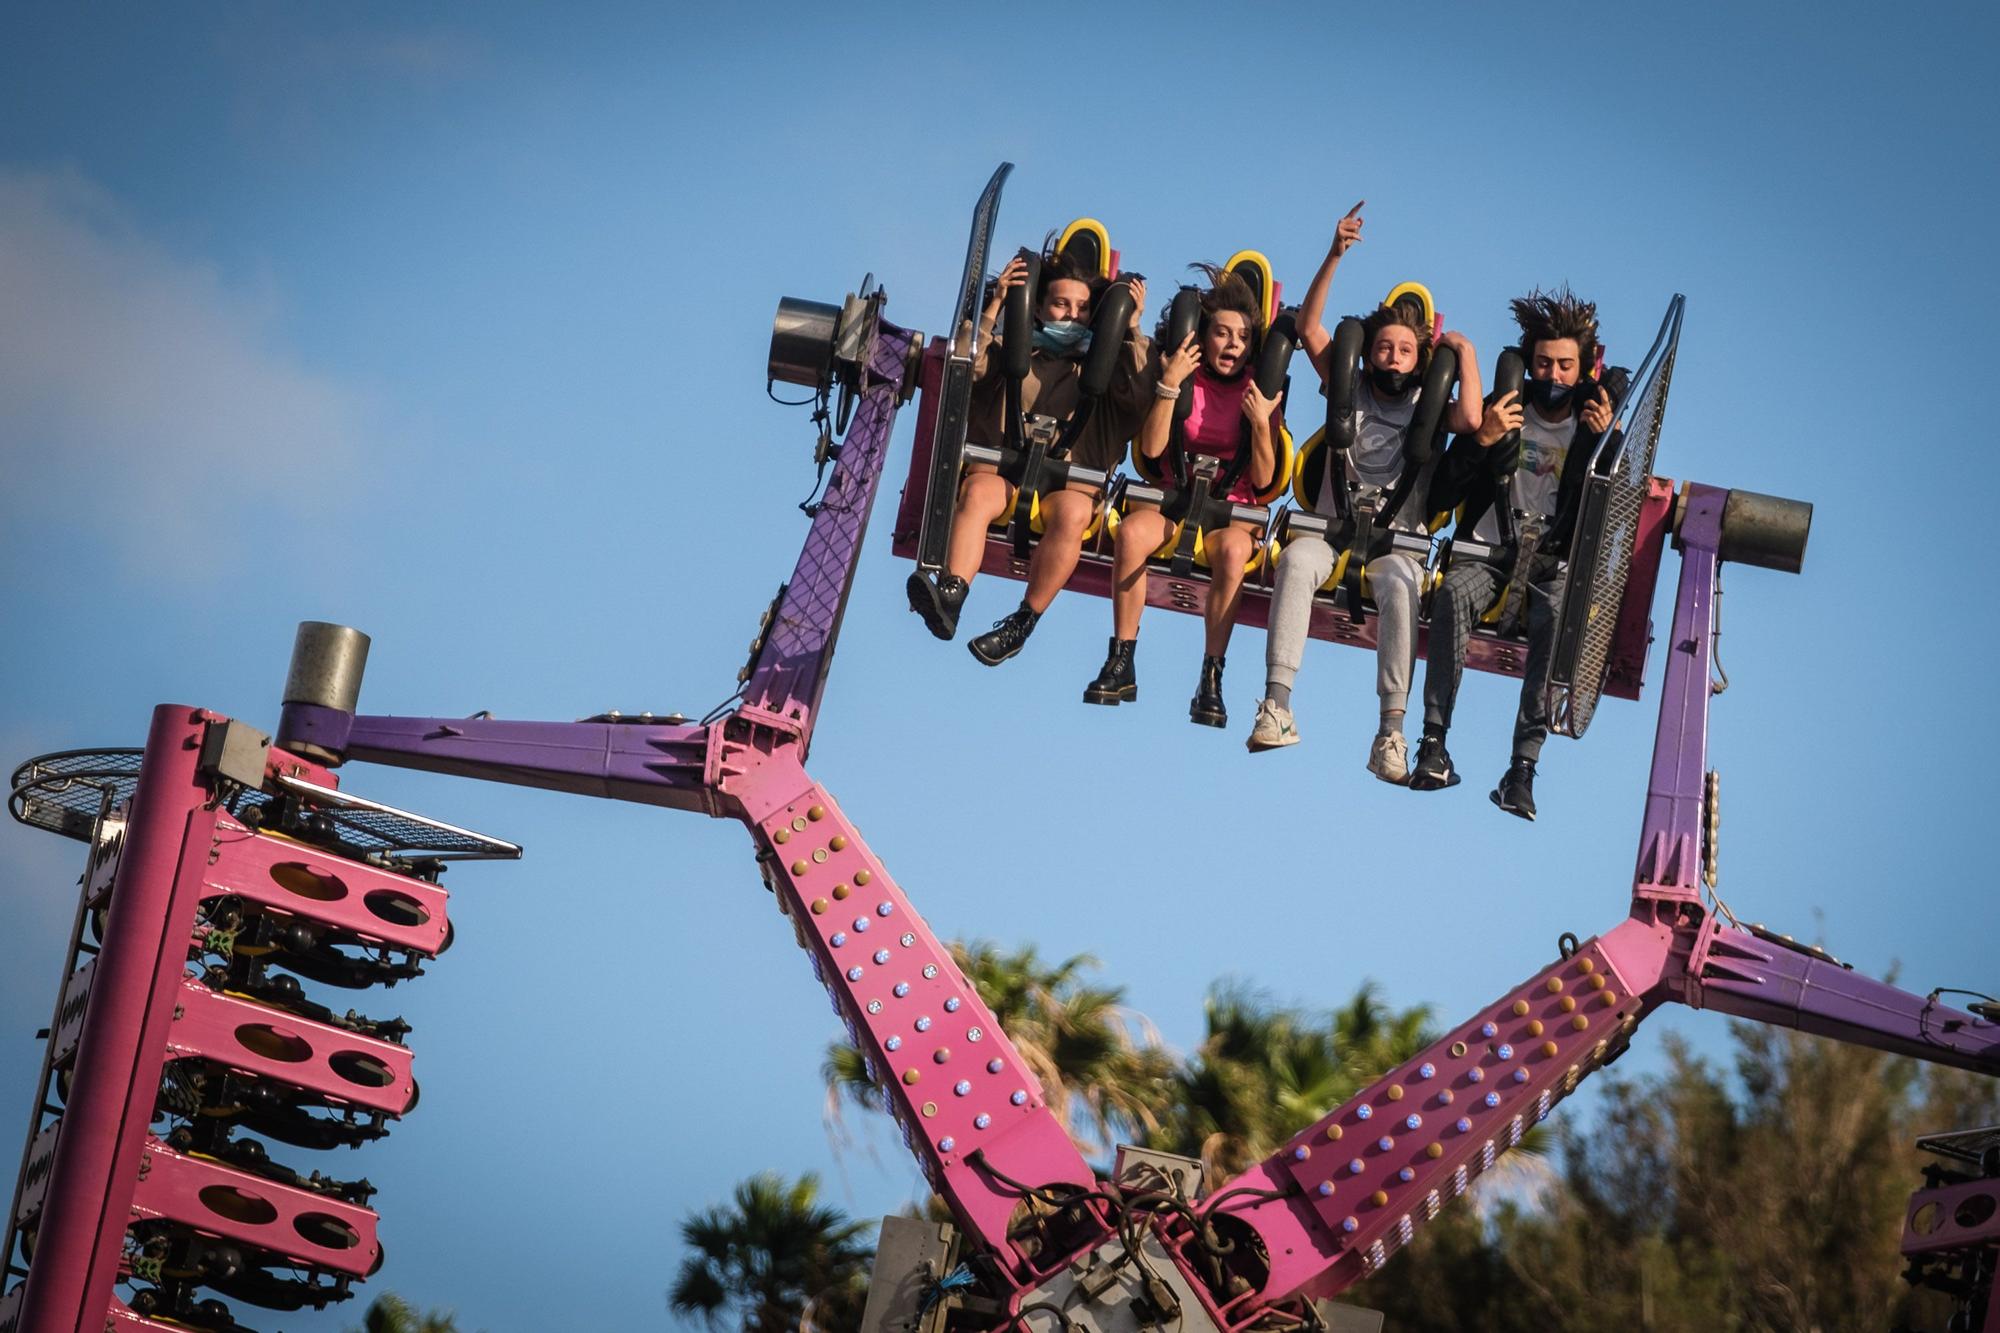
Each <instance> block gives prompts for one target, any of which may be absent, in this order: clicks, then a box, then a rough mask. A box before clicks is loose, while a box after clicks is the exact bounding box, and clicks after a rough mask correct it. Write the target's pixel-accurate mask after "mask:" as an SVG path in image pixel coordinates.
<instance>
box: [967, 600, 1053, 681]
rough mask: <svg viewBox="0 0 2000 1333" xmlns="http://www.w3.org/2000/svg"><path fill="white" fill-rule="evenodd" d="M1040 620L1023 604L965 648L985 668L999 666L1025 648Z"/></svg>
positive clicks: (1036, 614) (1039, 615)
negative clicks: (969, 650) (1036, 623)
mask: <svg viewBox="0 0 2000 1333" xmlns="http://www.w3.org/2000/svg"><path fill="white" fill-rule="evenodd" d="M1041 618H1042V617H1041V614H1040V613H1039V612H1036V611H1030V610H1029V609H1028V606H1027V603H1025V602H1023V603H1022V604H1021V605H1020V606H1017V607H1015V608H1014V610H1013V611H1012V612H1011V613H1009V614H1008V615H1007V616H1005V617H1004V618H1002V619H1000V620H996V621H994V622H993V628H992V629H990V630H987V631H986V632H985V633H984V634H982V635H980V636H979V637H978V638H976V639H974V640H972V641H971V642H970V643H968V644H966V645H965V646H966V647H967V648H969V649H971V651H972V655H973V656H974V657H976V658H978V659H979V660H980V661H981V662H984V663H985V664H986V665H987V666H999V665H1000V664H1001V663H1002V662H1004V661H1006V660H1007V659H1008V658H1010V657H1012V656H1013V655H1014V654H1015V653H1018V652H1020V651H1021V649H1022V648H1023V647H1024V646H1026V644H1027V642H1028V636H1029V635H1030V634H1033V633H1034V632H1035V622H1036V621H1038V620H1040V619H1041Z"/></svg>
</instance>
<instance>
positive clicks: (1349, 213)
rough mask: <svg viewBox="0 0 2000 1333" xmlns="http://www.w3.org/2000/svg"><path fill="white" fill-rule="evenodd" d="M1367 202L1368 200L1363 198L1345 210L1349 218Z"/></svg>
mask: <svg viewBox="0 0 2000 1333" xmlns="http://www.w3.org/2000/svg"><path fill="white" fill-rule="evenodd" d="M1367 203H1368V201H1367V200H1366V199H1363V200H1362V201H1361V202H1360V203H1358V204H1356V205H1355V206H1354V207H1352V208H1350V209H1348V210H1347V216H1348V217H1350V218H1351V217H1353V216H1354V215H1355V214H1356V213H1359V212H1360V211H1361V210H1362V208H1363V207H1364V206H1366V205H1367Z"/></svg>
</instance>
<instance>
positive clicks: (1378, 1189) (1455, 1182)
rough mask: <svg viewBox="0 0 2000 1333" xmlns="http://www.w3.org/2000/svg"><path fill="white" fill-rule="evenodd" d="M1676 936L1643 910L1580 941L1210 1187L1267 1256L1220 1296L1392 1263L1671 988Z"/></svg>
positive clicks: (1326, 1284) (1249, 1299) (1248, 1305)
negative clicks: (1262, 1267) (1244, 1285)
mask: <svg viewBox="0 0 2000 1333" xmlns="http://www.w3.org/2000/svg"><path fill="white" fill-rule="evenodd" d="M1673 946H1674V939H1673V932H1672V931H1671V930H1669V929H1666V928H1664V927H1659V926H1655V925H1653V924H1651V923H1649V922H1646V921H1642V920H1639V919H1636V918H1634V919H1629V920H1626V921H1624V922H1621V923H1620V924H1619V925H1618V926H1616V927H1615V928H1614V929H1612V930H1611V931H1609V932H1608V933H1606V934H1605V935H1603V936H1602V937H1598V938H1593V939H1590V940H1586V941H1584V942H1582V943H1581V944H1580V945H1578V947H1577V948H1576V949H1575V951H1574V952H1572V953H1571V954H1570V955H1569V956H1568V957H1566V958H1563V959H1560V960H1558V961H1557V962H1555V963H1552V964H1550V965H1549V966H1548V967H1545V968H1543V969H1542V970H1541V971H1539V972H1537V973H1536V974H1535V975H1534V976H1532V977H1530V978H1529V979H1528V980H1526V981H1524V982H1522V983H1521V984H1520V985H1518V986H1516V987H1514V988H1513V989H1512V990H1510V991H1508V992H1507V993H1506V994H1504V995H1502V996H1501V997H1500V998H1499V999H1498V1000H1496V1001H1495V1002H1494V1003H1493V1004H1491V1005H1488V1006H1487V1007H1486V1008H1485V1009H1484V1010H1482V1011H1481V1012H1480V1013H1478V1014H1476V1015H1474V1016H1473V1017H1472V1018H1470V1019H1469V1020H1467V1021H1466V1022H1464V1023H1462V1024H1460V1025H1459V1026H1458V1027H1457V1028H1456V1029H1455V1030H1453V1031H1452V1032H1451V1033H1449V1034H1448V1035H1446V1036H1445V1037H1444V1038H1442V1039H1441V1040H1439V1041H1436V1042H1434V1043H1432V1044H1431V1045H1430V1046H1429V1047H1428V1048H1426V1049H1425V1050H1424V1051H1423V1052H1422V1053H1421V1054H1419V1055H1417V1056H1415V1057H1414V1058H1412V1059H1410V1060H1408V1061H1406V1062H1405V1063H1404V1064H1403V1065H1402V1066H1401V1067H1399V1068H1397V1069H1395V1070H1392V1071H1391V1072H1389V1073H1388V1074H1385V1075H1383V1076H1382V1077H1381V1078H1379V1079H1377V1080H1375V1082H1373V1083H1371V1084H1369V1085H1368V1087H1366V1088H1364V1089H1363V1090H1362V1091H1361V1092H1360V1094H1359V1095H1357V1096H1355V1097H1353V1098H1351V1099H1350V1100H1349V1101H1347V1102H1346V1103H1344V1104H1343V1105H1341V1106H1339V1107H1337V1108H1335V1109H1334V1110H1333V1111H1332V1112H1330V1113H1329V1114H1328V1115H1326V1116H1324V1117H1322V1118H1321V1119H1320V1120H1319V1121H1318V1122H1317V1123H1315V1124H1314V1125H1312V1126H1311V1127H1309V1128H1307V1129H1305V1130H1302V1131H1300V1132H1299V1133H1298V1134H1296V1135H1294V1136H1293V1137H1292V1139H1291V1140H1290V1141H1289V1142H1288V1143H1286V1144H1285V1145H1284V1146H1283V1147H1282V1148H1280V1149H1279V1150H1278V1151H1277V1152H1276V1153H1274V1154H1273V1155H1272V1156H1271V1157H1269V1158H1267V1159H1266V1160H1265V1161H1264V1162H1263V1163H1262V1164H1261V1165H1259V1166H1257V1167H1255V1168H1253V1169H1252V1170H1250V1171H1248V1172H1246V1173H1245V1174H1244V1175H1242V1176H1239V1177H1237V1178H1236V1179H1235V1180H1233V1181H1231V1182H1229V1184H1227V1185H1225V1186H1224V1187H1222V1188H1221V1189H1218V1190H1217V1191H1216V1192H1215V1193H1214V1194H1213V1195H1211V1196H1210V1199H1211V1203H1210V1204H1209V1205H1208V1207H1207V1208H1206V1210H1205V1211H1206V1212H1207V1213H1208V1214H1209V1215H1211V1216H1216V1215H1221V1214H1227V1215H1231V1216H1234V1217H1237V1218H1240V1219H1241V1220H1242V1221H1244V1222H1246V1223H1248V1224H1249V1225H1250V1226H1251V1227H1252V1228H1253V1229H1254V1230H1255V1231H1256V1232H1257V1233H1258V1236H1259V1237H1260V1239H1261V1240H1262V1241H1263V1244H1264V1247H1265V1252H1266V1253H1267V1254H1268V1255H1269V1256H1270V1265H1271V1266H1270V1272H1269V1276H1268V1278H1267V1279H1266V1281H1265V1282H1264V1284H1263V1286H1262V1287H1261V1288H1259V1289H1257V1290H1255V1291H1252V1292H1246V1293H1244V1294H1243V1295H1242V1296H1240V1297H1239V1298H1238V1299H1237V1300H1236V1301H1232V1302H1231V1303H1230V1304H1229V1305H1227V1306H1224V1307H1223V1313H1224V1314H1225V1316H1226V1317H1227V1318H1228V1319H1229V1322H1230V1325H1231V1326H1232V1327H1235V1326H1239V1325H1240V1324H1241V1323H1242V1322H1243V1321H1244V1319H1245V1317H1246V1316H1247V1315H1248V1314H1249V1313H1250V1312H1251V1310H1252V1309H1254V1308H1256V1307H1262V1306H1267V1305H1271V1304H1274V1303H1277V1302H1281V1301H1286V1300H1290V1299H1292V1298H1295V1297H1299V1296H1305V1297H1310V1298H1314V1299H1319V1298H1324V1297H1328V1296H1333V1295H1337V1294H1339V1293H1340V1292H1342V1291H1344V1290H1346V1289H1347V1288H1348V1287H1351V1286H1353V1285H1354V1284H1355V1283H1356V1282H1359V1281H1361V1280H1362V1279H1363V1278H1365V1277H1367V1276H1368V1275H1369V1274H1371V1273H1373V1272H1375V1271H1376V1270H1377V1269H1379V1268H1381V1267H1382V1265H1383V1264H1385V1263H1386V1262H1388V1259H1389V1256H1390V1255H1392V1254H1394V1253H1395V1252H1396V1250H1397V1249H1399V1248H1401V1247H1402V1246H1403V1245H1406V1244H1408V1243H1409V1241H1410V1240H1411V1239H1412V1238H1413V1237H1414V1236H1415V1234H1416V1229H1417V1227H1419V1226H1421V1225H1423V1224H1424V1223H1425V1222H1427V1221H1429V1220H1430V1219H1431V1218H1433V1217H1435V1216H1437V1214H1438V1212H1439V1210H1440V1209H1442V1208H1443V1207H1445V1206H1446V1205H1448V1204H1449V1203H1450V1202H1451V1201H1452V1200H1453V1199H1456V1198H1457V1197H1459V1196H1460V1195H1462V1194H1464V1193H1465V1191H1466V1189H1467V1188H1468V1187H1469V1186H1470V1185H1471V1183H1472V1181H1473V1180H1475V1179H1477V1178H1478V1177H1479V1176H1480V1175H1481V1174H1483V1173H1484V1172H1486V1171H1488V1170H1491V1169H1492V1167H1493V1165H1494V1163H1495V1162H1496V1161H1497V1160H1498V1159H1499V1158H1500V1156H1501V1155H1502V1154H1504V1153H1506V1152H1507V1150H1508V1149H1510V1148H1512V1147H1513V1146H1514V1145H1516V1144H1518V1143H1519V1142H1520V1141H1521V1138H1522V1136H1523V1135H1525V1134H1526V1133H1527V1132H1528V1130H1529V1129H1531V1128H1533V1127H1534V1125H1535V1124H1537V1123H1538V1122H1539V1121H1541V1120H1542V1119H1544V1118H1545V1117H1546V1116H1547V1115H1548V1114H1549V1111H1550V1110H1551V1109H1552V1108H1553V1107H1554V1105H1555V1104H1556V1103H1557V1102H1558V1101H1560V1100H1562V1099H1563V1098H1564V1097H1566V1096H1568V1095H1569V1094H1570V1093H1572V1092H1574V1091H1575V1090H1576V1087H1577V1085H1578V1084H1579V1083H1580V1082H1582V1080H1583V1079H1584V1078H1586V1077H1588V1076H1589V1075H1590V1074H1591V1073H1592V1072H1594V1071H1596V1070H1597V1069H1600V1068H1602V1067H1603V1066H1604V1065H1605V1064H1607V1063H1609V1062H1610V1061H1611V1060H1612V1059H1615V1058H1616V1057H1617V1055H1618V1054H1620V1053H1621V1052H1622V1051H1623V1050H1624V1049H1625V1046H1626V1044H1627V1043H1628V1042H1629V1041H1630V1038H1631V1034H1632V1032H1633V1030H1634V1029H1635V1028H1636V1027H1637V1026H1638V1024H1639V1021H1640V1019H1642V1018H1643V1017H1644V1016H1645V1015H1646V1014H1647V1013H1649V1012H1650V1011H1651V1010H1652V1009H1653V1008H1654V1007H1655V1006H1656V1005H1657V1004H1658V1003H1659V1002H1660V1001H1662V1000H1664V999H1667V998H1670V996H1668V995H1667V994H1666V993H1665V991H1664V989H1663V983H1664V981H1665V980H1666V978H1668V977H1669V976H1670V975H1671V973H1672V968H1671V964H1670V959H1671V956H1672V952H1673Z"/></svg>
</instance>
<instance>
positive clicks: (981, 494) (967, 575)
mask: <svg viewBox="0 0 2000 1333" xmlns="http://www.w3.org/2000/svg"><path fill="white" fill-rule="evenodd" d="M1013 494H1014V488H1013V487H1012V486H1009V485H1008V484H1007V483H1006V482H1005V481H1004V480H1002V479H1001V476H1000V474H999V473H998V472H995V471H994V470H993V469H991V468H979V469H977V470H975V471H971V472H968V473H966V476H965V483H964V484H963V485H962V486H960V487H959V491H958V510H957V512H956V513H954V514H953V515H952V518H951V549H950V550H949V551H947V552H946V553H945V559H944V568H945V572H946V573H947V574H956V575H957V576H958V577H959V578H962V579H964V580H965V581H966V582H967V583H970V582H972V576H973V575H975V574H977V573H978V572H979V560H980V557H981V555H982V554H983V553H984V552H985V550H986V529H987V528H988V527H990V526H991V525H992V523H993V520H994V519H996V518H998V517H1000V515H1001V514H1003V513H1005V512H1006V511H1007V501H1008V500H1009V499H1010V498H1012V496H1013Z"/></svg>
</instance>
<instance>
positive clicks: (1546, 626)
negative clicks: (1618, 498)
mask: <svg viewBox="0 0 2000 1333" xmlns="http://www.w3.org/2000/svg"><path fill="white" fill-rule="evenodd" d="M1560 573H1561V566H1559V565H1558V564H1556V562H1555V561H1553V560H1545V561H1539V562H1537V564H1536V566H1535V569H1534V571H1533V573H1532V576H1531V577H1530V579H1529V582H1528V664H1527V669H1526V671H1525V672H1524V673H1523V675H1522V680H1521V704H1520V707H1519V708H1518V709H1516V710H1515V713H1514V757H1515V758H1516V759H1526V760H1528V761H1529V762H1530V763H1532V762H1534V761H1535V760H1536V759H1538V758H1540V757H1541V753H1542V742H1543V741H1545V740H1547V739H1548V738H1549V709H1548V701H1547V699H1546V698H1545V694H1546V690H1547V686H1548V681H1549V654H1550V653H1551V652H1552V651H1553V650H1554V648H1555V641H1556V610H1557V606H1558V604H1559V603H1560V602H1561V599H1562V582H1561V579H1560V577H1559V576H1560ZM1506 583H1507V577H1506V575H1504V574H1502V573H1501V572H1500V571H1499V570H1497V569H1494V568H1493V567H1492V566H1490V565H1478V564H1469V563H1468V564H1463V565H1455V566H1453V567H1452V570H1451V572H1450V573H1448V574H1446V575H1445V576H1444V583H1443V585H1442V586H1441V587H1439V588H1438V595H1437V597H1436V599H1435V600H1434V601H1433V602H1432V603H1431V655H1430V661H1429V662H1428V663H1426V664H1425V666H1424V728H1425V729H1426V730H1430V729H1433V728H1435V729H1438V730H1443V729H1444V728H1446V727H1449V726H1450V725H1451V711H1452V708H1453V707H1454V706H1455V705H1456V704H1457V702H1458V683H1459V680H1460V679H1461V678H1462V677H1463V676H1464V675H1465V644H1466V640H1467V638H1468V637H1469V636H1470V635H1471V633H1472V627H1473V626H1474V625H1476V624H1478V623H1479V617H1480V616H1482V615H1484V614H1485V613H1486V608H1487V607H1489V606H1491V605H1493V599H1494V598H1496V597H1498V596H1499V595H1500V589H1501V588H1503V587H1505V586H1506Z"/></svg>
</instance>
